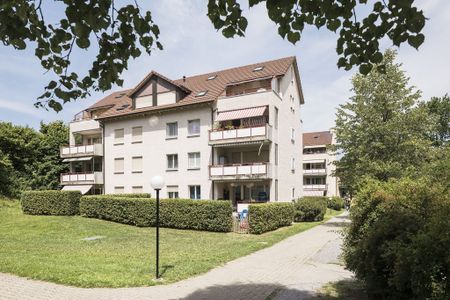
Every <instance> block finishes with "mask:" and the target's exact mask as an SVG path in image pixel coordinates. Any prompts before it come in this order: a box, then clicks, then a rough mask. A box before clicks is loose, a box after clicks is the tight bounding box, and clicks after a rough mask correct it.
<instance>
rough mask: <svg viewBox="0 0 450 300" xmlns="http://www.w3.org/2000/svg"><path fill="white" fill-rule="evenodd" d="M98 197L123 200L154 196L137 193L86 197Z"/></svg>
mask: <svg viewBox="0 0 450 300" xmlns="http://www.w3.org/2000/svg"><path fill="white" fill-rule="evenodd" d="M98 196H104V197H108V198H111V197H121V198H151V197H152V194H150V193H135V194H106V195H87V196H85V197H98Z"/></svg>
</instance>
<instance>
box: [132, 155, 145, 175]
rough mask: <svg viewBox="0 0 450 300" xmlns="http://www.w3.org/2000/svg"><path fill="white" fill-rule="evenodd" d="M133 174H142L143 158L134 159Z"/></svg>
mask: <svg viewBox="0 0 450 300" xmlns="http://www.w3.org/2000/svg"><path fill="white" fill-rule="evenodd" d="M131 172H132V173H142V156H134V157H132V159H131Z"/></svg>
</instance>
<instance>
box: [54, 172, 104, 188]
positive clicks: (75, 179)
mask: <svg viewBox="0 0 450 300" xmlns="http://www.w3.org/2000/svg"><path fill="white" fill-rule="evenodd" d="M72 184H103V172H87V173H63V174H61V185H72Z"/></svg>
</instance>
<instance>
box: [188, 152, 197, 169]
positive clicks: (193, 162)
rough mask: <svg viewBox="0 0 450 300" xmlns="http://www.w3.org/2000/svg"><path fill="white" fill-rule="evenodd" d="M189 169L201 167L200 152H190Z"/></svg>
mask: <svg viewBox="0 0 450 300" xmlns="http://www.w3.org/2000/svg"><path fill="white" fill-rule="evenodd" d="M188 169H200V152H192V153H188Z"/></svg>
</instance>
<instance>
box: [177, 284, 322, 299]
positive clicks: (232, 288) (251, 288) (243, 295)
mask: <svg viewBox="0 0 450 300" xmlns="http://www.w3.org/2000/svg"><path fill="white" fill-rule="evenodd" d="M313 294H314V293H312V292H311V291H304V290H297V289H292V288H288V287H286V286H283V285H279V284H269V283H268V284H252V283H249V284H238V283H237V284H231V285H215V286H211V287H208V288H205V289H201V290H197V291H195V292H193V293H191V294H189V295H187V296H186V297H184V298H183V299H188V300H206V299H208V300H209V299H224V300H225V299H233V300H238V299H242V300H244V299H261V300H264V299H266V300H277V299H299V300H301V299H310V298H311V297H312V296H313Z"/></svg>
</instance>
